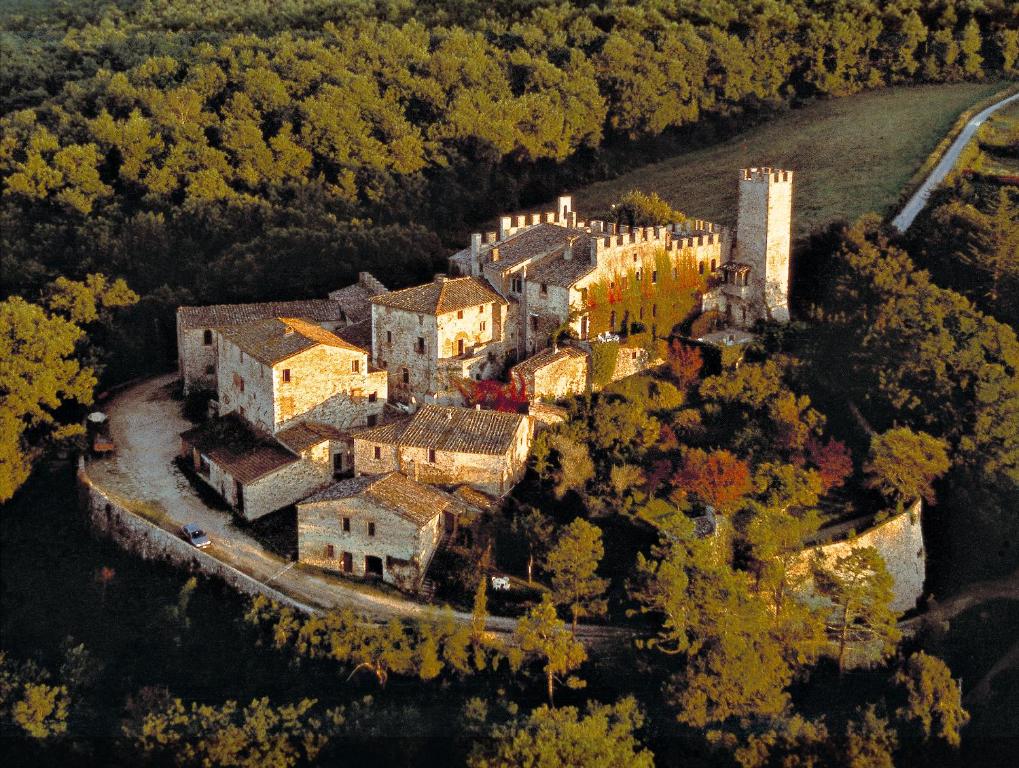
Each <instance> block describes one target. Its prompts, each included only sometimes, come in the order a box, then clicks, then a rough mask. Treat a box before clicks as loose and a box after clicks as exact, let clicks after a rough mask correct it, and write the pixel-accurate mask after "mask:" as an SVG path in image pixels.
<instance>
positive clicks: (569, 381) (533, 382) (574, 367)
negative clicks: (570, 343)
mask: <svg viewBox="0 0 1019 768" xmlns="http://www.w3.org/2000/svg"><path fill="white" fill-rule="evenodd" d="M590 369H591V365H590V360H589V355H588V353H587V352H585V351H584V350H582V349H578V348H576V347H551V348H549V349H546V350H543V351H541V352H539V353H538V354H536V355H533V356H532V357H529V358H527V359H526V360H524V361H523V362H522V363H517V364H516V365H515V366H513V368H512V369H510V379H511V380H512V381H518V380H519V381H523V382H524V386H525V388H526V392H527V397H528V399H530V400H540V399H546V400H559V399H560V398H563V397H566V396H567V395H581V394H583V393H584V392H586V391H587V390H588V388H589V387H590Z"/></svg>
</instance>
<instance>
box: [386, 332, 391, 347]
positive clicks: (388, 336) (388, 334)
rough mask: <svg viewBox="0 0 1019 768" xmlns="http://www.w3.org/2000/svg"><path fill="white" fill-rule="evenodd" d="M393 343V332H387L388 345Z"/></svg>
mask: <svg viewBox="0 0 1019 768" xmlns="http://www.w3.org/2000/svg"><path fill="white" fill-rule="evenodd" d="M392 343H393V332H392V331H386V344H392Z"/></svg>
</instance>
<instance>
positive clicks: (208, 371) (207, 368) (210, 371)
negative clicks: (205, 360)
mask: <svg viewBox="0 0 1019 768" xmlns="http://www.w3.org/2000/svg"><path fill="white" fill-rule="evenodd" d="M215 372H216V366H214V365H207V366H205V375H206V376H212V374H214V373H215Z"/></svg>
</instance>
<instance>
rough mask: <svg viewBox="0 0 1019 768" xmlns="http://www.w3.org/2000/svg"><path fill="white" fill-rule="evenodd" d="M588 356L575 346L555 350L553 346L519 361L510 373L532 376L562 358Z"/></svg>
mask: <svg viewBox="0 0 1019 768" xmlns="http://www.w3.org/2000/svg"><path fill="white" fill-rule="evenodd" d="M577 357H587V353H586V352H583V351H581V350H579V349H577V348H575V347H559V349H556V350H553V349H552V348H551V347H549V348H548V349H544V350H542V351H541V352H539V353H538V354H536V355H533V356H532V357H529V358H527V359H526V360H524V361H523V362H521V363H517V364H516V365H514V366H513V368H512V370H511V371H510V374H511V375H512V376H514V377H515V376H518V375H519V376H523V377H525V378H526V377H527V376H531V375H533V374H534V372H535V371H537V370H538V369H540V368H544V367H545V366H546V365H552V364H553V363H558V362H559V361H561V360H566V359H567V358H577Z"/></svg>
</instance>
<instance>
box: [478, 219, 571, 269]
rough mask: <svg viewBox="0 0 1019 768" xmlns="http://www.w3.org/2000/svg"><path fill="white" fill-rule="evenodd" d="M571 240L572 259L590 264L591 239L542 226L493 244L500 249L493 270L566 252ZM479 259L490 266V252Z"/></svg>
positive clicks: (563, 228)
mask: <svg viewBox="0 0 1019 768" xmlns="http://www.w3.org/2000/svg"><path fill="white" fill-rule="evenodd" d="M570 240H573V252H574V254H576V255H575V256H574V259H576V258H577V257H578V256H579V257H584V258H586V259H587V260H588V261H590V256H589V254H590V253H591V240H590V235H589V234H588V233H587V232H586V231H585V230H583V229H579V228H570V227H561V226H559V225H558V224H547V223H545V224H538V225H537V226H535V227H529V228H527V229H525V230H523V231H521V232H517V233H516V234H515V235H510V236H509V237H507V238H506V239H505V240H501V241H499V242H498V243H496V244H495V245H496V246H497V247H498V248H499V261H498V262H495V265H496V267H495V268H496V269H500V270H501V269H504V268H510V267H514V266H516V265H517V264H519V263H520V262H522V261H527V259H530V258H534V257H535V256H540V255H542V254H547V253H550V252H552V251H556V250H559V249H565V248H566V244H567V243H568V242H569V241H570ZM481 260H482V262H484V263H485V264H492V257H491V250H489V251H488V252H487V253H482V255H481ZM528 276H530V270H528Z"/></svg>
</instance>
